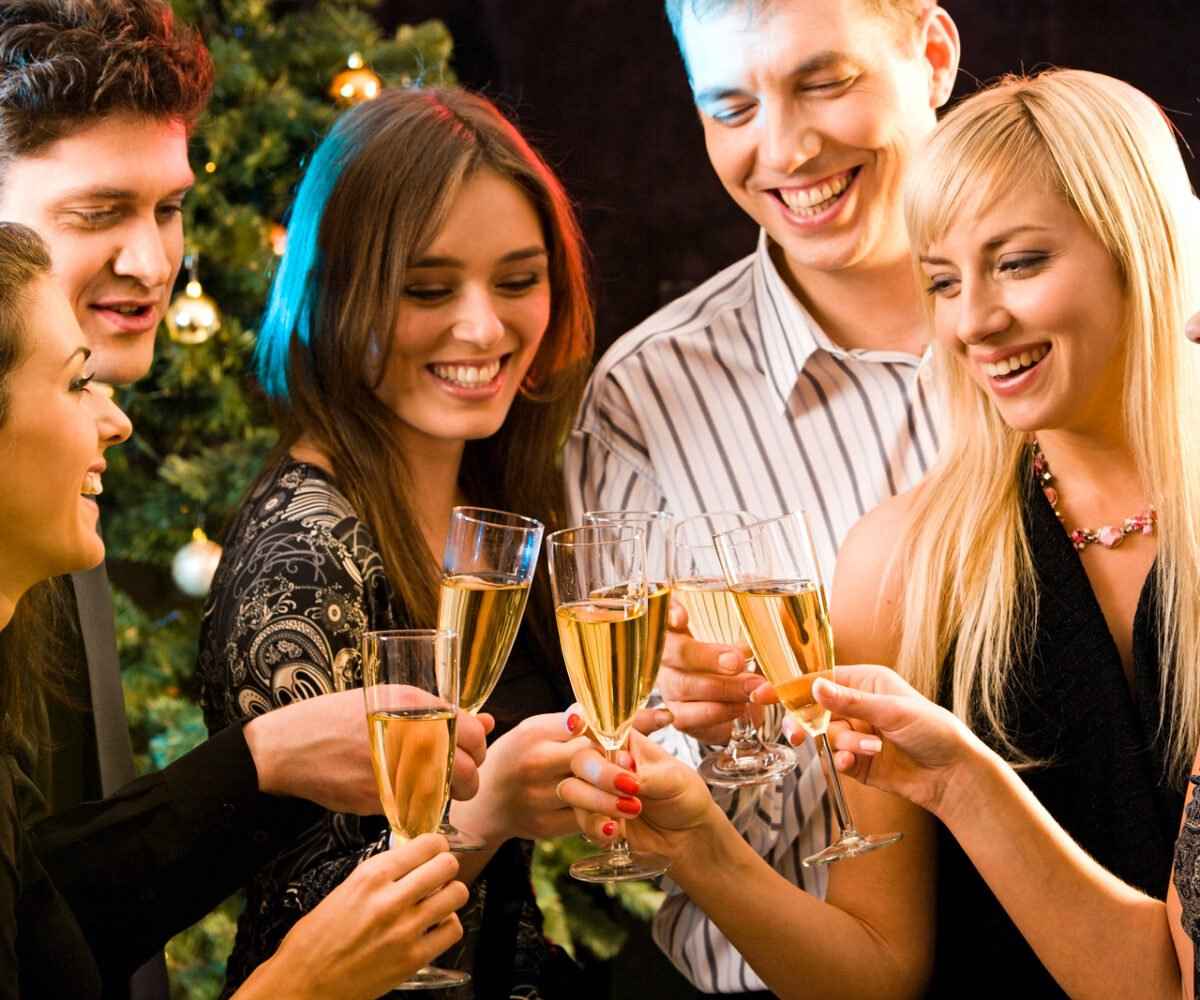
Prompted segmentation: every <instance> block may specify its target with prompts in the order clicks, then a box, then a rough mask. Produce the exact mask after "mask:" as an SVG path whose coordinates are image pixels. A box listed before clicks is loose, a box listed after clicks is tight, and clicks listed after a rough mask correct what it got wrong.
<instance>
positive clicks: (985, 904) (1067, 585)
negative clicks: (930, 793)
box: [930, 477, 1183, 997]
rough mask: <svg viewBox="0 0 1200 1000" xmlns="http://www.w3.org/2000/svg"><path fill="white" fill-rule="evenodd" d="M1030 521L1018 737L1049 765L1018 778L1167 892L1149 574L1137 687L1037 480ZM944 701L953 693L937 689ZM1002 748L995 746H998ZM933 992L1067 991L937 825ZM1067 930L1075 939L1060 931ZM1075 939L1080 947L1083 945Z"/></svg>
mask: <svg viewBox="0 0 1200 1000" xmlns="http://www.w3.org/2000/svg"><path fill="white" fill-rule="evenodd" d="M1030 483H1031V486H1030V488H1029V490H1028V491H1027V494H1026V498H1025V525H1026V530H1027V532H1028V538H1029V540H1030V546H1031V549H1032V553H1033V560H1034V566H1035V569H1036V572H1037V581H1038V601H1039V607H1038V621H1037V633H1036V637H1035V640H1034V646H1033V650H1032V655H1031V656H1030V657H1029V658H1028V661H1027V662H1023V663H1019V664H1016V665H1014V667H1013V672H1012V675H1011V677H1012V680H1011V683H1010V690H1011V694H1010V705H1011V717H1010V719H1011V721H1010V728H1011V732H1012V734H1013V736H1014V741H1015V743H1016V745H1017V746H1019V747H1020V748H1021V749H1022V750H1023V751H1024V752H1025V753H1027V754H1029V755H1030V756H1031V757H1033V758H1035V759H1038V760H1044V761H1048V762H1049V763H1048V764H1047V766H1045V767H1039V768H1036V769H1033V770H1030V771H1025V772H1022V778H1023V780H1024V781H1025V783H1026V784H1027V785H1028V786H1029V788H1030V789H1031V790H1032V791H1033V792H1034V794H1035V795H1036V796H1037V797H1038V799H1039V801H1040V802H1041V803H1042V805H1044V806H1045V807H1046V808H1047V809H1048V810H1049V811H1050V813H1051V814H1052V815H1053V816H1054V818H1055V819H1056V820H1057V821H1058V822H1059V823H1060V824H1061V825H1062V827H1063V829H1064V830H1066V831H1067V833H1069V834H1070V835H1071V836H1072V837H1073V838H1074V839H1075V841H1076V842H1077V843H1078V844H1079V845H1080V846H1081V847H1082V848H1083V849H1084V850H1086V851H1087V852H1088V853H1089V854H1090V855H1091V856H1092V857H1094V858H1095V859H1096V860H1097V861H1098V862H1099V863H1100V864H1102V865H1103V866H1104V867H1105V868H1107V869H1108V870H1109V871H1111V872H1112V873H1113V874H1114V875H1116V876H1118V877H1119V878H1121V879H1123V880H1124V881H1126V882H1128V883H1129V884H1130V885H1133V886H1136V887H1137V888H1139V889H1141V890H1142V891H1144V892H1146V893H1148V894H1149V895H1151V896H1154V897H1155V898H1157V899H1163V898H1165V896H1166V893H1167V886H1168V882H1169V879H1170V874H1171V862H1172V854H1173V851H1174V845H1175V837H1176V833H1177V831H1178V829H1179V817H1180V814H1181V812H1182V810H1183V793H1182V791H1181V790H1180V789H1178V788H1176V787H1174V786H1173V785H1172V784H1171V783H1170V782H1169V781H1168V780H1167V778H1166V776H1165V768H1164V752H1163V750H1164V748H1163V741H1162V740H1156V738H1155V737H1156V733H1157V732H1158V717H1159V707H1158V706H1159V704H1160V695H1159V670H1160V666H1159V651H1158V631H1157V622H1158V601H1157V591H1156V587H1155V586H1154V584H1153V573H1151V574H1150V577H1149V579H1148V580H1147V583H1146V586H1145V587H1144V588H1143V590H1142V594H1141V597H1140V599H1139V602H1138V608H1137V613H1136V616H1135V618H1134V623H1133V677H1134V683H1133V689H1132V691H1131V690H1130V685H1129V682H1128V681H1127V680H1126V676H1125V672H1124V669H1123V668H1122V666H1121V659H1120V654H1119V653H1118V651H1117V647H1116V643H1115V642H1114V641H1113V638H1112V634H1111V633H1110V632H1109V630H1108V625H1107V623H1106V621H1105V619H1104V615H1103V612H1102V611H1101V609H1100V605H1099V603H1098V602H1097V601H1096V597H1095V594H1094V593H1093V591H1092V588H1091V585H1090V583H1089V581H1088V579H1087V575H1086V573H1085V572H1084V569H1083V565H1082V563H1081V562H1080V561H1079V554H1078V553H1077V552H1076V551H1075V549H1074V547H1073V546H1072V544H1071V542H1070V540H1069V539H1068V538H1067V534H1066V532H1065V531H1064V530H1063V528H1062V526H1061V525H1060V524H1059V523H1058V521H1057V519H1056V518H1055V516H1054V512H1053V510H1052V509H1051V507H1050V505H1049V504H1048V503H1047V502H1046V500H1045V498H1044V497H1043V496H1042V493H1041V491H1040V490H1039V489H1037V488H1036V486H1035V485H1033V484H1032V477H1030ZM942 703H943V704H948V703H949V691H945V692H943V698H942ZM997 749H998V750H999V748H997ZM937 907H938V910H937V953H936V961H935V965H934V974H933V984H932V988H931V990H930V994H931V995H933V996H944V997H951V996H953V997H962V996H974V995H978V994H979V993H980V991H982V990H984V989H985V987H986V990H987V992H988V993H989V994H991V993H994V994H995V995H997V996H1000V995H1005V996H1027V997H1052V996H1063V995H1064V994H1063V992H1062V990H1060V989H1059V987H1058V985H1057V984H1056V983H1055V981H1054V979H1053V978H1052V977H1051V975H1050V973H1049V972H1048V971H1047V970H1046V969H1045V967H1044V966H1043V965H1042V964H1041V962H1039V961H1038V959H1037V956H1036V955H1035V954H1034V952H1033V949H1032V948H1030V946H1029V945H1028V944H1027V943H1026V942H1025V940H1024V938H1022V936H1021V934H1020V932H1019V931H1018V930H1017V928H1016V925H1015V924H1013V922H1012V921H1011V920H1010V919H1009V918H1008V915H1007V914H1006V913H1005V911H1004V909H1003V908H1002V907H1001V906H1000V903H999V902H998V901H997V900H996V897H995V896H994V895H993V894H992V892H991V890H990V889H988V887H987V885H986V883H985V882H984V881H983V879H982V878H981V877H980V876H979V874H978V873H977V872H976V871H975V868H974V866H973V865H972V864H971V862H970V860H969V859H968V858H967V856H966V854H965V853H964V852H963V850H962V849H961V848H960V847H959V846H958V843H957V842H956V841H955V840H954V838H953V837H952V836H951V835H950V834H949V832H948V831H947V830H946V829H945V828H944V827H942V826H940V825H939V828H938V869H937ZM1063 932H1064V933H1070V929H1069V928H1064V930H1063ZM1081 947H1086V944H1084V943H1081Z"/></svg>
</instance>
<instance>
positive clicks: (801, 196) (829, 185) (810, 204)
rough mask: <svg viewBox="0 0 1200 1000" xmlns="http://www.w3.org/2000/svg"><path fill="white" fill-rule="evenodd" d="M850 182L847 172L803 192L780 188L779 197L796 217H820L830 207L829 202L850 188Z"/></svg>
mask: <svg viewBox="0 0 1200 1000" xmlns="http://www.w3.org/2000/svg"><path fill="white" fill-rule="evenodd" d="M850 180H851V175H850V172H849V171H847V172H846V173H844V174H840V175H839V176H837V177H835V178H833V180H828V181H825V182H824V183H822V184H814V185H813V186H812V187H807V188H804V189H803V190H799V191H797V190H795V189H789V188H780V189H779V196H780V197H781V198H782V199H783V203H784V204H785V205H787V207H788V208H789V209H790V210H791V211H792V212H794V213H795V214H796V215H802V216H812V215H818V214H820V213H821V212H823V211H824V210H825V209H826V208H828V207H829V202H831V201H833V199H834V198H836V197H837V196H838V195H840V194H841V193H842V192H843V191H845V190H846V188H848V187H849V186H850Z"/></svg>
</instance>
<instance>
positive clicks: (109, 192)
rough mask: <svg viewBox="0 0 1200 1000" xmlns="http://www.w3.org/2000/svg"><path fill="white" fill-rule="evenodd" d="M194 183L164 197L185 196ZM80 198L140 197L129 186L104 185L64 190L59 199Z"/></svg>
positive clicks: (191, 182)
mask: <svg viewBox="0 0 1200 1000" xmlns="http://www.w3.org/2000/svg"><path fill="white" fill-rule="evenodd" d="M193 184H195V180H194V179H193V180H192V181H190V182H189V183H187V184H185V185H184V186H183V187H179V188H176V189H175V190H174V191H169V192H168V193H167V194H166V195H165V196H164V198H177V197H183V195H185V194H187V193H188V192H189V191H191V189H192V186H193ZM80 198H95V199H97V200H99V201H136V200H137V198H138V192H136V191H131V190H129V189H128V188H119V187H107V186H104V185H97V186H92V187H80V188H75V189H74V190H71V191H66V192H64V193H63V195H62V196H61V197H60V198H59V199H58V203H59V204H63V203H65V202H69V201H76V200H78V199H80ZM160 200H161V199H160Z"/></svg>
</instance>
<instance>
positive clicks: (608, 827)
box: [600, 819, 617, 837]
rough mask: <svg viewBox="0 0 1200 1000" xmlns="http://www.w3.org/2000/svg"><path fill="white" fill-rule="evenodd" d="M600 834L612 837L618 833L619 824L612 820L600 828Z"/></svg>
mask: <svg viewBox="0 0 1200 1000" xmlns="http://www.w3.org/2000/svg"><path fill="white" fill-rule="evenodd" d="M600 832H601V833H602V834H604V836H606V837H611V836H612V835H613V834H614V833H616V832H617V824H616V823H614V822H613V821H612V820H611V819H610V820H609V821H608V822H607V823H605V824H604V825H603V826H602V827H600Z"/></svg>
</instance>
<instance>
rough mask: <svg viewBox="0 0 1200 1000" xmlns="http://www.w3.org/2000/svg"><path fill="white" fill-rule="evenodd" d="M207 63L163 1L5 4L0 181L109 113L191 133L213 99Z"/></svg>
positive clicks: (1, 9)
mask: <svg viewBox="0 0 1200 1000" xmlns="http://www.w3.org/2000/svg"><path fill="white" fill-rule="evenodd" d="M212 83H213V67H212V59H211V58H210V56H209V54H208V49H207V48H205V46H204V42H203V41H202V40H201V38H200V36H199V34H198V33H197V32H196V31H195V30H194V29H192V28H190V27H188V26H186V25H181V24H179V23H177V22H176V20H175V15H174V13H173V12H172V10H171V8H170V6H169V5H168V4H167V3H166V2H164V0H5V2H4V3H2V4H0V176H2V171H3V169H4V166H5V165H6V164H7V162H8V161H10V160H11V159H12V158H13V157H17V156H28V155H30V154H32V153H36V152H37V151H38V150H39V149H41V148H43V147H45V146H47V145H49V144H50V143H52V142H55V141H57V140H59V139H63V138H66V137H67V136H69V135H71V134H72V133H74V132H78V131H80V130H81V129H84V128H87V127H88V126H90V125H93V124H95V123H96V122H98V121H100V120H102V119H104V118H107V117H109V116H110V115H116V114H133V115H144V116H146V117H149V118H156V119H172V120H178V121H181V122H183V123H184V125H185V126H186V127H187V128H188V129H189V130H190V129H191V128H192V127H193V126H194V124H195V122H196V119H197V118H199V116H200V114H201V112H203V110H204V107H205V105H206V104H207V103H208V98H209V95H210V94H211V93H212Z"/></svg>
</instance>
